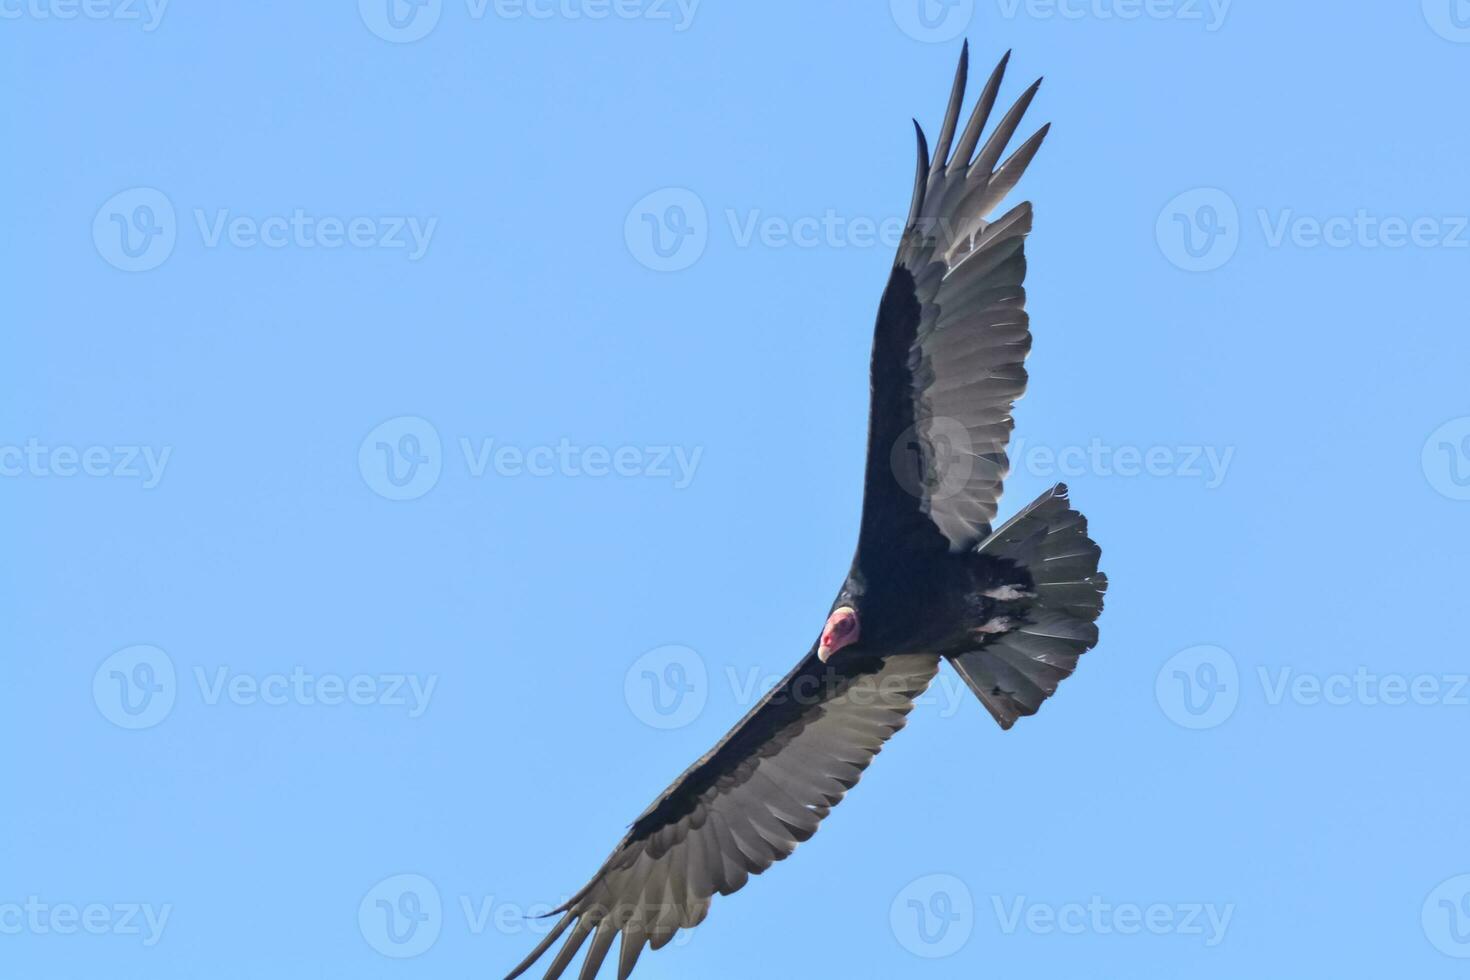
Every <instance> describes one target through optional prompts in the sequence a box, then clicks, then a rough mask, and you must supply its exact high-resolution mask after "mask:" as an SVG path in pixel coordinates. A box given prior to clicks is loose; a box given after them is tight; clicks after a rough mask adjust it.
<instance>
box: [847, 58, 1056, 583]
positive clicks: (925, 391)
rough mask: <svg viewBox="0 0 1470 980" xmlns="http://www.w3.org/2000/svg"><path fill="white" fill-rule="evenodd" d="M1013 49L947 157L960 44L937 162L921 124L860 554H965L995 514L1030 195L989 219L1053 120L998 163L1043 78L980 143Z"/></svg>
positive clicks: (884, 318)
mask: <svg viewBox="0 0 1470 980" xmlns="http://www.w3.org/2000/svg"><path fill="white" fill-rule="evenodd" d="M1009 58H1010V55H1009V54H1007V55H1006V57H1005V58H1003V59H1002V60H1001V62H1000V64H999V65H998V66H996V69H995V71H994V72H993V73H992V74H991V76H990V80H989V81H988V82H987V83H986V85H985V88H984V90H983V91H982V92H981V94H980V100H979V102H978V103H977V104H976V106H975V109H974V112H973V114H972V115H971V116H970V120H969V123H968V125H966V127H965V129H964V132H963V133H961V134H960V136H959V142H958V143H956V144H954V153H953V155H951V154H950V146H951V143H952V142H953V140H954V137H955V130H956V127H957V123H958V121H959V115H960V106H961V103H962V102H963V101H964V94H965V80H966V74H967V71H968V67H967V65H968V60H969V46H968V44H967V45H966V48H965V53H964V54H962V55H961V57H960V66H959V71H958V72H957V73H956V75H955V81H954V89H953V91H952V92H951V94H950V101H949V109H948V111H947V112H946V113H945V116H944V123H943V125H942V126H941V128H940V131H939V139H938V141H937V143H936V144H935V147H934V154H933V156H932V158H931V156H930V155H929V152H928V144H927V141H926V140H925V138H924V132H923V130H922V129H919V131H918V136H919V166H918V173H917V175H916V177H915V180H914V198H913V204H912V206H911V207H910V210H909V217H908V222H907V226H906V229H905V231H904V237H903V240H902V242H901V244H900V246H899V250H898V257H897V260H896V261H895V263H894V267H893V272H892V275H891V276H890V278H889V282H888V287H887V289H886V290H885V291H884V295H883V300H882V303H881V304H880V306H879V311H878V323H877V327H876V329H875V331H874V340H873V363H872V413H871V417H870V419H869V423H868V463H867V474H866V486H865V489H864V497H863V519H862V531H861V537H860V538H859V544H858V550H859V554H860V555H861V554H868V555H873V554H875V553H877V554H879V555H882V556H884V557H890V556H892V555H893V554H894V553H903V552H908V553H912V552H914V551H921V552H922V551H925V550H933V549H935V548H939V549H948V550H950V551H963V550H966V549H969V548H972V547H974V546H975V545H976V544H977V543H979V542H980V541H981V540H983V539H984V538H985V536H986V535H987V534H989V532H990V522H991V521H992V520H994V518H995V512H996V501H997V500H998V499H999V497H1000V493H1001V482H1002V480H1003V479H1004V478H1005V475H1006V473H1007V471H1008V470H1009V465H1010V464H1009V462H1008V461H1007V459H1006V448H1005V447H1006V443H1007V442H1008V441H1009V439H1010V435H1011V426H1012V421H1011V407H1012V405H1013V404H1014V402H1015V401H1016V399H1018V398H1019V397H1021V394H1022V393H1023V392H1024V391H1025V390H1026V369H1025V368H1024V367H1023V366H1022V362H1023V361H1025V359H1026V354H1027V352H1028V351H1030V349H1031V332H1030V329H1029V321H1028V319H1027V316H1026V310H1025V303H1026V291H1025V289H1023V288H1022V285H1021V284H1022V281H1023V280H1024V279H1025V277H1026V257H1025V254H1024V250H1023V245H1024V242H1025V238H1026V235H1027V233H1029V232H1030V230H1031V205H1030V204H1029V203H1022V204H1018V205H1016V206H1015V207H1014V208H1012V209H1011V210H1009V211H1007V212H1006V213H1005V214H1004V215H1002V216H1001V217H999V218H996V219H995V220H994V221H991V220H989V219H990V214H991V212H992V211H993V210H994V209H995V207H996V206H997V205H998V204H999V203H1000V202H1001V200H1002V199H1004V198H1005V196H1006V195H1007V194H1008V193H1010V191H1011V189H1012V188H1014V187H1015V185H1016V182H1017V181H1018V180H1019V179H1020V177H1021V174H1022V173H1023V172H1024V171H1025V169H1026V165H1027V164H1029V163H1030V162H1031V159H1032V157H1034V156H1035V155H1036V151H1037V150H1038V149H1039V148H1040V146H1041V142H1042V140H1043V139H1044V138H1045V136H1046V133H1047V129H1048V127H1046V126H1043V127H1042V128H1041V129H1040V130H1039V131H1038V132H1037V133H1036V134H1035V135H1033V136H1032V137H1031V138H1030V139H1028V140H1026V142H1024V143H1023V144H1021V146H1020V147H1019V148H1017V150H1016V151H1015V152H1014V153H1013V154H1011V155H1010V156H1009V157H1008V158H1007V159H1006V160H1005V162H1004V163H1000V162H999V161H1000V158H1001V154H1002V153H1004V152H1005V149H1006V146H1007V145H1008V144H1009V143H1010V141H1011V137H1012V136H1013V135H1014V134H1015V132H1016V127H1017V126H1018V125H1019V124H1020V122H1021V117H1022V116H1023V115H1024V114H1025V112H1026V109H1027V107H1028V106H1029V105H1030V104H1031V100H1032V98H1033V97H1034V96H1035V95H1036V90H1037V88H1038V87H1039V86H1040V84H1041V81H1040V80H1039V79H1038V80H1037V81H1036V83H1035V84H1033V85H1032V86H1031V87H1030V88H1028V89H1026V91H1025V92H1024V93H1023V94H1022V95H1021V97H1020V99H1019V100H1017V102H1016V104H1015V105H1014V106H1012V108H1011V110H1010V111H1009V112H1007V113H1006V115H1005V117H1004V118H1003V119H1002V120H1001V121H1000V123H999V124H998V125H997V126H996V128H995V131H994V132H992V133H991V134H990V136H989V138H988V139H987V140H986V141H985V143H984V145H983V146H981V145H980V136H981V133H982V130H984V128H985V124H986V121H987V120H988V119H989V116H990V112H991V110H992V109H993V108H994V106H995V99H996V95H997V93H998V91H999V89H1000V83H1001V79H1002V77H1003V76H1004V74H1005V67H1006V63H1007V61H1008V60H1009ZM917 125H918V124H917V123H916V124H915V126H916V127H917ZM977 146H979V147H980V148H979V151H978V152H976V147H977ZM997 164H998V165H997Z"/></svg>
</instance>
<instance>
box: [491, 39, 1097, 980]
mask: <svg viewBox="0 0 1470 980" xmlns="http://www.w3.org/2000/svg"><path fill="white" fill-rule="evenodd" d="M968 56H969V46H968V44H967V45H966V46H965V50H964V51H963V52H962V53H961V55H960V64H959V70H958V71H957V72H956V74H955V81H954V88H953V90H952V91H951V93H950V99H949V106H948V109H947V111H946V112H945V115H944V121H943V123H942V124H941V126H940V128H939V134H938V138H937V139H936V141H935V144H934V149H933V153H932V154H931V153H930V152H929V148H928V143H927V140H926V139H925V137H924V132H923V130H922V129H921V128H919V127H918V124H917V123H915V128H916V129H917V130H918V145H919V164H918V171H917V173H916V175H915V180H914V191H913V203H912V205H911V207H910V209H909V215H908V220H907V222H906V227H905V230H904V234H903V239H902V241H901V244H900V245H899V248H898V255H897V257H896V259H895V261H894V265H893V271H892V273H891V274H890V276H889V279H888V284H887V287H886V288H885V289H884V291H883V297H882V300H881V301H880V303H879V307H878V320H877V324H876V327H875V329H874V336H873V357H872V369H871V370H872V404H871V408H870V413H869V419H868V458H867V467H866V471H865V475H864V490H863V510H862V521H861V524H860V527H859V532H858V543H857V549H856V553H855V554H854V556H853V560H852V566H851V568H850V570H849V572H848V574H847V577H846V579H845V580H844V581H843V583H842V586H841V588H839V589H838V592H837V598H836V599H835V600H834V601H833V603H832V607H831V609H830V611H829V613H828V616H827V620H826V623H825V624H824V625H823V627H822V631H821V633H820V634H819V636H818V638H817V640H816V642H815V643H813V645H812V647H811V650H810V651H809V652H808V653H807V654H806V656H804V657H803V658H802V659H801V661H800V662H798V663H797V665H796V666H795V667H794V668H793V669H792V670H791V672H790V673H789V674H787V675H786V677H785V678H783V679H782V680H781V681H780V682H779V683H778V684H777V685H776V686H775V687H774V688H773V689H772V690H771V691H770V692H769V693H768V694H766V696H765V697H764V698H762V699H761V701H760V702H759V703H758V704H756V705H755V707H753V708H752V709H751V710H750V712H749V713H747V714H746V716H745V717H744V718H742V719H741V720H740V721H739V722H738V723H737V724H736V725H735V727H734V728H732V729H731V730H730V732H729V733H728V734H727V735H726V736H725V737H724V738H722V739H721V740H720V741H719V743H718V744H716V745H715V747H714V748H712V749H710V751H709V752H707V753H705V754H704V756H702V757H701V758H700V759H699V760H698V761H696V762H695V763H694V765H692V766H690V767H689V768H688V769H687V770H685V772H684V773H683V774H682V775H680V776H679V778H678V779H676V780H674V782H673V783H672V784H670V786H669V788H668V789H666V790H664V792H663V793H661V794H660V795H659V797H658V798H657V799H655V800H654V801H653V803H651V804H650V805H649V807H648V809H646V810H644V811H643V813H642V814H640V815H639V817H638V819H637V820H635V821H634V822H633V825H632V827H631V828H630V829H629V830H628V833H627V835H626V836H624V838H623V839H622V841H621V842H620V843H619V844H618V846H617V847H616V848H615V849H614V850H613V852H612V855H611V856H610V857H609V858H608V859H607V861H606V863H604V864H603V866H602V867H601V868H599V869H598V871H597V873H596V874H595V875H593V877H592V880H591V881H589V882H588V883H587V884H586V885H585V886H583V887H582V888H581V889H580V890H579V891H578V892H577V893H576V894H575V895H573V896H572V897H571V899H570V900H569V901H567V902H566V903H565V904H564V905H562V906H561V907H560V908H558V909H556V910H555V914H559V915H560V916H561V918H560V919H558V920H557V922H556V924H555V926H554V927H553V928H552V929H551V931H550V932H549V933H548V934H547V935H546V936H545V937H544V938H543V939H542V940H541V942H540V943H539V944H537V946H536V948H535V949H534V950H532V951H531V954H530V955H529V956H528V957H526V959H525V960H524V961H523V962H522V963H521V964H520V965H519V966H517V967H516V968H515V969H514V970H512V971H511V973H510V975H509V977H507V980H514V978H515V977H518V976H520V975H521V974H522V973H524V972H525V971H526V970H527V969H529V968H530V967H531V966H532V964H534V963H535V962H536V960H538V959H539V958H540V957H541V956H542V955H544V954H545V953H546V952H547V951H548V950H550V949H551V948H552V947H553V946H554V945H556V943H557V942H558V941H561V946H560V948H559V949H558V950H557V952H556V954H555V956H554V957H553V959H552V960H551V962H550V966H549V969H548V970H547V972H546V977H548V978H556V977H560V976H562V974H563V973H564V972H565V971H566V969H567V968H568V966H570V964H571V962H572V960H573V958H574V957H575V956H576V955H577V953H578V951H579V950H580V949H581V948H582V947H583V946H584V945H586V944H588V942H589V941H590V946H589V947H588V951H587V954H586V957H585V959H584V960H583V963H582V968H581V972H580V974H579V976H580V977H581V978H582V980H591V978H592V977H595V976H596V975H597V972H598V970H599V969H600V968H601V966H602V964H603V962H604V961H605V960H606V959H607V957H608V955H609V953H610V952H611V949H612V946H613V943H614V941H615V940H619V939H620V942H619V944H618V945H619V952H618V977H619V980H625V978H627V977H628V976H629V975H630V974H631V973H632V971H633V966H634V964H635V962H636V961H637V959H638V957H639V955H640V954H641V953H642V952H643V950H644V948H645V947H648V946H651V947H653V948H654V949H658V948H659V947H661V946H663V945H664V944H666V943H668V942H669V940H671V939H672V938H673V937H674V934H675V933H676V932H677V931H678V930H680V929H688V928H691V927H693V926H695V925H698V924H699V923H700V922H701V921H702V920H703V919H704V917H705V914H706V913H707V912H708V911H709V906H710V901H711V899H712V898H713V896H714V895H715V894H720V895H728V894H730V893H731V892H734V891H737V890H739V889H740V888H741V887H743V886H744V885H745V883H746V881H747V880H748V879H749V878H750V876H751V875H758V874H760V873H761V872H762V871H765V870H766V869H767V868H769V867H770V866H771V865H772V864H774V863H775V862H777V861H780V860H781V859H783V858H785V857H787V856H788V855H790V854H791V852H792V851H794V850H795V849H796V845H797V844H799V843H800V842H802V841H804V840H806V839H807V838H809V837H811V836H812V834H814V833H816V830H817V827H818V825H820V823H821V822H822V819H823V818H824V817H826V816H827V814H828V813H829V812H831V809H832V807H834V806H836V805H837V804H838V803H839V802H840V801H841V800H842V797H843V795H844V794H845V793H846V792H847V790H849V789H850V788H851V787H852V786H853V785H854V784H855V783H856V782H857V781H858V779H859V777H860V776H861V775H862V772H863V770H864V769H865V768H867V766H868V764H869V763H870V762H871V761H872V760H873V757H874V756H875V755H877V754H878V752H879V751H880V750H881V749H882V747H883V743H884V742H885V741H887V739H888V737H889V736H890V735H892V734H893V733H894V732H896V731H898V730H899V729H900V728H902V727H903V725H904V720H905V716H906V715H907V714H908V713H909V711H910V709H912V707H913V705H914V699H915V698H917V697H918V696H919V695H920V694H922V693H923V692H924V690H925V688H926V687H927V686H928V684H929V682H930V681H931V680H932V679H933V677H934V675H935V673H936V672H937V671H938V670H939V663H940V660H941V659H945V660H948V661H949V663H950V664H951V665H952V666H953V667H954V668H955V669H956V670H957V671H958V672H959V674H960V676H961V677H963V678H964V680H965V682H966V683H967V684H968V685H969V687H970V688H971V690H973V691H974V692H975V694H976V695H977V696H978V697H979V699H980V701H981V702H982V703H983V704H984V705H985V707H986V709H987V710H989V712H990V713H991V715H992V716H994V718H995V720H996V721H997V722H999V723H1000V726H1001V727H1002V728H1010V727H1011V725H1012V724H1014V723H1015V721H1016V719H1017V718H1019V717H1021V716H1023V715H1031V714H1035V713H1036V711H1037V709H1038V708H1039V707H1040V706H1041V703H1042V702H1043V701H1044V700H1046V699H1047V698H1048V697H1050V696H1051V695H1052V694H1053V693H1054V692H1055V691H1056V689H1057V685H1058V683H1060V682H1061V681H1062V679H1063V678H1065V677H1067V676H1068V675H1070V674H1071V673H1072V671H1073V669H1074V668H1075V667H1076V666H1077V659H1078V657H1079V656H1081V655H1082V654H1083V653H1085V652H1086V651H1087V650H1089V649H1091V648H1092V646H1093V645H1094V644H1095V643H1096V642H1097V627H1096V626H1095V625H1094V621H1095V620H1096V619H1097V617H1098V615H1099V614H1100V613H1101V612H1102V603H1103V593H1104V591H1106V589H1107V578H1106V577H1105V576H1104V575H1103V574H1102V573H1101V572H1099V571H1098V570H1097V564H1098V558H1099V556H1100V551H1099V549H1098V547H1097V545H1096V544H1094V543H1093V542H1092V540H1091V539H1090V538H1088V536H1087V521H1086V519H1085V518H1083V517H1082V515H1081V514H1079V513H1077V512H1076V511H1075V510H1072V509H1071V507H1070V506H1069V504H1068V500H1067V488H1066V487H1065V486H1063V485H1061V484H1058V485H1057V486H1055V487H1053V488H1052V489H1050V490H1048V491H1047V492H1046V493H1044V494H1042V495H1041V496H1040V497H1039V498H1038V499H1036V500H1035V501H1033V502H1031V503H1030V504H1028V505H1027V506H1026V507H1024V508H1023V509H1022V510H1021V511H1020V512H1019V513H1018V514H1016V515H1015V516H1014V517H1012V518H1011V519H1010V520H1008V521H1006V522H1005V523H1004V524H1002V525H1001V526H1000V527H997V528H992V527H991V521H993V520H994V519H995V516H996V505H997V503H998V501H999V499H1000V495H1001V484H1002V480H1003V479H1004V477H1005V475H1006V472H1007V470H1008V465H1009V464H1008V461H1007V459H1006V443H1007V442H1008V441H1009V439H1010V434H1011V428H1012V425H1013V423H1012V419H1011V408H1012V405H1013V403H1014V402H1015V400H1016V399H1017V398H1019V397H1020V396H1021V394H1022V393H1023V392H1024V391H1025V389H1026V370H1025V368H1024V366H1023V362H1024V361H1025V359H1026V354H1027V352H1028V351H1029V350H1030V347H1031V333H1030V329H1029V320H1028V318H1027V315H1026V310H1025V304H1026V291H1025V289H1024V288H1023V286H1022V283H1023V281H1024V279H1025V276H1026V257H1025V240H1026V235H1027V234H1028V233H1029V232H1030V231H1031V205H1030V203H1029V202H1026V203H1021V204H1018V205H1016V206H1015V207H1013V208H1011V209H1010V210H1009V211H1006V212H1005V213H1004V214H1002V215H1000V216H999V217H994V218H992V213H993V211H994V210H995V208H996V207H997V206H998V205H999V204H1000V202H1001V201H1002V200H1003V199H1004V198H1005V197H1006V195H1007V194H1009V193H1010V191H1011V190H1012V189H1013V188H1014V187H1015V185H1016V182H1017V181H1019V180H1020V178H1021V175H1022V173H1023V172H1024V171H1025V169H1026V166H1027V164H1029V163H1030V162H1031V159H1032V157H1034V156H1035V154H1036V151H1037V150H1038V149H1039V148H1040V146H1041V143H1042V140H1043V139H1044V138H1045V136H1046V132H1047V127H1045V126H1043V127H1042V128H1041V129H1040V130H1039V131H1037V132H1036V133H1035V134H1034V135H1032V136H1031V137H1030V138H1028V139H1027V140H1025V141H1024V142H1023V143H1021V145H1020V146H1019V147H1017V148H1016V149H1015V150H1014V151H1013V152H1011V153H1010V155H1009V156H1006V157H1005V159H1004V161H1003V162H1002V159H1001V158H1002V156H1003V155H1005V153H1006V150H1007V147H1008V146H1009V145H1010V143H1011V140H1012V137H1013V136H1014V135H1015V132H1016V129H1017V127H1018V126H1019V125H1020V123H1021V119H1022V116H1023V115H1024V114H1025V112H1026V109H1027V107H1028V106H1029V105H1030V104H1031V100H1032V98H1033V97H1034V96H1035V94H1036V90H1037V88H1038V86H1039V85H1040V84H1041V83H1040V81H1037V82H1036V83H1035V84H1033V85H1032V86H1030V87H1029V88H1028V89H1026V91H1025V92H1024V93H1023V94H1022V95H1021V97H1020V98H1019V99H1018V100H1017V101H1016V103H1015V104H1014V105H1013V106H1012V107H1011V109H1010V110H1009V111H1008V112H1007V113H1006V114H1005V115H1004V117H1002V119H1001V120H1000V122H999V123H997V124H996V126H995V128H994V129H993V130H992V131H991V132H990V134H989V136H988V137H987V138H986V139H985V140H984V142H983V144H982V143H981V137H982V136H983V135H984V130H985V127H986V124H987V122H988V121H989V118H990V115H991V111H992V109H993V108H994V107H995V102H996V97H997V95H998V93H999V90H1000V85H1001V81H1002V79H1003V77H1004V74H1005V67H1006V62H1007V60H1008V59H1009V55H1007V56H1006V58H1003V59H1001V62H1000V64H999V65H997V66H996V68H995V71H994V72H993V73H992V74H991V75H990V78H989V80H988V81H987V82H986V84H985V87H984V89H983V90H982V91H981V94H980V98H979V100H978V102H977V103H976V105H975V108H974V110H973V112H972V114H971V115H970V117H969V120H968V122H967V123H966V125H965V127H964V130H963V131H958V130H959V119H960V109H961V105H962V103H963V101H964V94H965V82H966V75H967V72H968ZM957 131H958V142H956V135H957ZM951 148H953V152H951Z"/></svg>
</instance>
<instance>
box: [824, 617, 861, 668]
mask: <svg viewBox="0 0 1470 980" xmlns="http://www.w3.org/2000/svg"><path fill="white" fill-rule="evenodd" d="M860 632H861V630H860V629H859V627H858V614H857V610H856V609H854V608H852V607H851V606H838V607H837V608H836V609H834V610H832V615H830V616H828V617H827V625H826V626H823V627H822V640H821V642H820V643H818V644H817V659H818V660H820V661H822V663H826V662H827V660H828V658H830V657H831V656H832V654H834V653H836V652H837V651H838V650H841V649H842V648H843V647H845V646H847V645H849V644H851V643H856V642H857V638H858V634H859V633H860Z"/></svg>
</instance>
